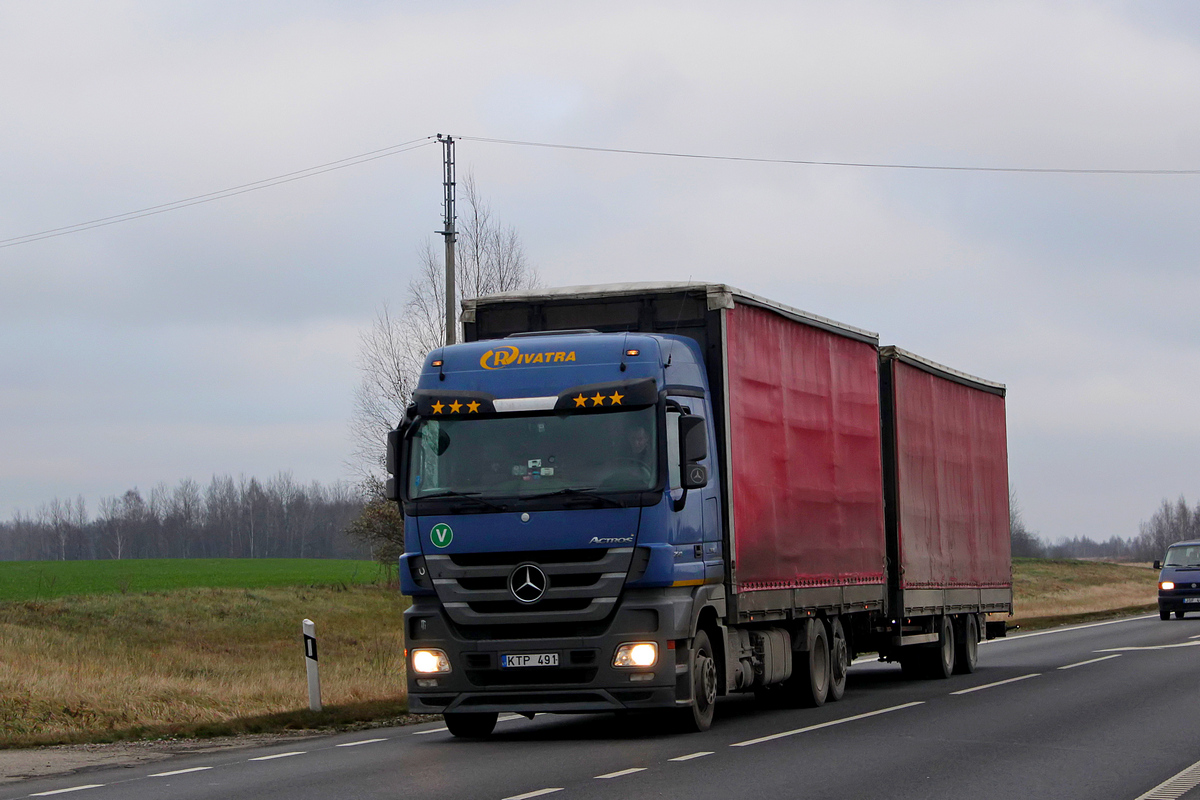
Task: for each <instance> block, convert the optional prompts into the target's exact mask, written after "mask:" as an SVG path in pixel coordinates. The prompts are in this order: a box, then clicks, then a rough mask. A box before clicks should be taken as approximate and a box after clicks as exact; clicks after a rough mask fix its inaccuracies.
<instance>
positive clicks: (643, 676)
mask: <svg viewBox="0 0 1200 800" xmlns="http://www.w3.org/2000/svg"><path fill="white" fill-rule="evenodd" d="M629 680H630V681H631V682H632V683H641V682H642V681H652V680H654V673H653V672H635V673H633V674H632V675H630V676H629Z"/></svg>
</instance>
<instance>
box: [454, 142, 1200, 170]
mask: <svg viewBox="0 0 1200 800" xmlns="http://www.w3.org/2000/svg"><path fill="white" fill-rule="evenodd" d="M457 138H458V139H459V140H461V141H466V142H486V143H488V144H510V145H519V146H522V147H548V148H552V149H554V150H584V151H587V152H592V153H620V154H623V155H635V156H661V157H665V158H694V159H703V160H706V161H742V162H750V163H755V164H797V165H800V166H809V167H861V168H863V169H916V170H937V171H942V172H1023V173H1033V174H1049V175H1200V169H1066V168H1062V167H973V166H946V165H939V164H876V163H871V162H862V161H811V160H803V159H798V158H755V157H752V156H721V155H709V154H703V153H672V152H667V151H662V150H627V149H622V148H617V147H588V146H585V145H577V144H554V143H551V142H523V141H519V140H516V139H489V138H486V137H482V136H458V137H457Z"/></svg>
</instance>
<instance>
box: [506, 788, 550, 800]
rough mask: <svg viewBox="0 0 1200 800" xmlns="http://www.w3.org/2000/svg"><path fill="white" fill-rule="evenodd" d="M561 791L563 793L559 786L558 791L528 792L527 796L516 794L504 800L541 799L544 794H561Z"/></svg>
mask: <svg viewBox="0 0 1200 800" xmlns="http://www.w3.org/2000/svg"><path fill="white" fill-rule="evenodd" d="M561 791H562V787H561V786H559V787H558V788H556V789H538V790H537V791H536V792H526V793H525V794H514V795H513V796H512V797H506V798H504V800H529V798H531V797H541V796H542V795H544V794H553V793H555V792H561Z"/></svg>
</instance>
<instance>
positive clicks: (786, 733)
mask: <svg viewBox="0 0 1200 800" xmlns="http://www.w3.org/2000/svg"><path fill="white" fill-rule="evenodd" d="M922 705H925V701H924V700H917V701H915V702H912V703H905V704H903V705H899V706H892V707H890V708H881V709H879V710H878V711H868V712H867V713H865V714H855V715H854V716H853V717H843V718H842V719H835V720H831V721H829V722H822V723H819V724H817V725H809V726H808V727H807V728H796V730H794V731H784V732H783V733H773V734H771V735H770V736H763V737H761V738H758V739H748V740H746V741H744V742H735V743H734V744H731V745H729V746H730V747H747V746H749V745H752V744H760V743H761V742H769V741H771V740H773V739H782V738H783V737H785V736H795V735H796V734H797V733H808V732H809V731H815V730H819V729H821V728H828V727H830V726H833V725H841V724H842V723H843V722H853V721H854V720H856V719H866V718H867V717H874V716H878V715H879V714H887V713H889V712H891V711H900V710H901V709H904V708H912V707H913V706H922Z"/></svg>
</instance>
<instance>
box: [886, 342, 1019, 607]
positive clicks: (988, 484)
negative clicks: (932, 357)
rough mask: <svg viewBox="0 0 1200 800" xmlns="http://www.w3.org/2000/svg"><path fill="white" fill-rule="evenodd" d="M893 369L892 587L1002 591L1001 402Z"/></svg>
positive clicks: (1005, 579)
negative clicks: (897, 570) (896, 542)
mask: <svg viewBox="0 0 1200 800" xmlns="http://www.w3.org/2000/svg"><path fill="white" fill-rule="evenodd" d="M892 364H893V365H894V372H893V375H894V381H893V386H894V389H893V391H894V394H895V404H896V456H897V458H896V460H897V480H898V487H899V494H900V515H899V516H900V519H899V523H900V525H899V526H900V554H901V563H902V564H903V565H904V571H903V573H902V575H901V585H902V586H904V587H905V588H914V589H918V588H954V587H985V588H986V587H1004V586H1011V585H1012V562H1011V551H1010V547H1009V529H1008V440H1007V434H1006V431H1005V423H1004V398H1003V397H1001V396H999V395H996V394H992V393H990V392H985V391H982V390H980V389H973V388H971V387H969V386H964V385H962V384H960V383H955V382H953V381H949V380H946V379H945V378H941V377H937V376H935V375H931V374H930V373H928V372H925V371H923V370H920V369H917V368H916V367H913V366H911V365H909V364H905V363H903V362H901V361H893V362H892Z"/></svg>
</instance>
